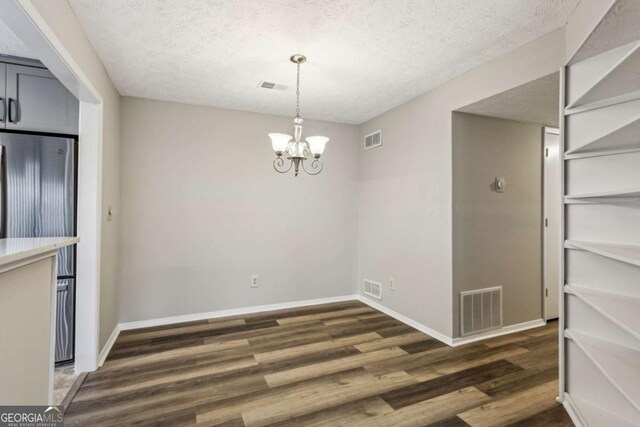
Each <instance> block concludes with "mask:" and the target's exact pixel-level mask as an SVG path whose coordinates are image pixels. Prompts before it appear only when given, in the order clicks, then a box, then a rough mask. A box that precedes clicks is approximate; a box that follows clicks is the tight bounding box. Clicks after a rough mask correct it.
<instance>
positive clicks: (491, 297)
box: [460, 286, 502, 337]
mask: <svg viewBox="0 0 640 427" xmlns="http://www.w3.org/2000/svg"><path fill="white" fill-rule="evenodd" d="M501 327H502V286H496V287H494V288H486V289H477V290H474V291H467V292H460V328H461V335H462V336H463V337H464V336H467V335H473V334H477V333H479V332H484V331H488V330H490V329H497V328H501Z"/></svg>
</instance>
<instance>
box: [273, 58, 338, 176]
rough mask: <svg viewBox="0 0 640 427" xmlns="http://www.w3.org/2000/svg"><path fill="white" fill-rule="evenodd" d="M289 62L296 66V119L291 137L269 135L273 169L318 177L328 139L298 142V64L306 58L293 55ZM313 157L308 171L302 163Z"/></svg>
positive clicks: (299, 121) (320, 138)
mask: <svg viewBox="0 0 640 427" xmlns="http://www.w3.org/2000/svg"><path fill="white" fill-rule="evenodd" d="M290 59H291V62H293V63H294V64H296V65H297V68H298V73H297V79H296V117H295V118H294V119H293V137H292V136H291V135H287V134H284V133H270V134H269V138H271V146H272V147H273V151H274V152H275V153H276V156H277V157H276V159H275V160H274V161H273V168H274V169H275V170H276V172H279V173H287V172H289V170H290V169H291V167H292V166H293V167H294V171H295V176H298V172H299V169H300V166H302V170H304V171H305V172H306V173H308V174H309V175H318V174H319V173H320V172H321V171H322V162H320V160H319V159H320V156H321V155H322V153H323V152H324V147H325V144H326V143H327V141H329V138H327V137H325V136H319V135H317V136H308V137H307V139H306V140H303V141H300V136H301V135H302V117H300V64H302V63H304V62H305V61H306V60H307V58H306V57H305V56H304V55H299V54H298V55H293V56H292V57H291V58H290ZM285 153H286V154H287V160H289V167H287V168H286V169H285V168H284V165H285V161H284V159H283V158H282V156H283V155H284V154H285ZM308 154H312V155H313V161H312V162H311V165H310V169H307V168H305V166H304V162H305V160H307V155H308Z"/></svg>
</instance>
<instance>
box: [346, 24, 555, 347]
mask: <svg viewBox="0 0 640 427" xmlns="http://www.w3.org/2000/svg"><path fill="white" fill-rule="evenodd" d="M563 58H564V31H563V30H562V29H560V30H557V31H554V32H552V33H549V34H547V35H546V36H544V37H541V38H539V39H537V40H534V41H532V42H531V43H528V44H526V45H524V46H521V47H519V48H517V49H514V50H513V51H511V52H509V53H508V54H506V55H503V56H501V57H499V58H496V59H495V60H493V61H490V62H487V63H486V64H484V65H482V66H480V67H478V68H476V69H474V70H471V71H469V72H467V73H465V74H463V75H461V76H459V77H457V78H455V79H453V80H450V81H449V82H447V83H445V84H444V85H442V86H440V87H438V88H437V89H434V90H432V91H430V92H428V93H425V94H423V95H420V96H418V97H417V98H415V99H413V100H412V101H409V102H407V103H405V104H403V105H401V106H399V107H396V108H394V109H393V110H390V111H388V112H386V113H384V114H383V115H381V116H379V117H376V118H375V119H372V120H370V121H368V122H366V123H363V124H362V125H361V126H360V135H361V137H362V136H363V135H366V134H368V133H370V132H372V131H374V130H376V129H380V128H382V129H383V134H384V145H383V146H382V148H376V149H373V150H368V151H361V155H360V162H361V165H360V170H361V173H360V176H361V178H360V193H359V195H358V197H359V205H358V218H359V224H358V226H359V235H358V245H359V246H358V248H359V251H358V254H359V257H358V269H359V273H358V283H359V284H362V279H363V278H367V279H371V280H376V281H380V282H382V283H384V284H385V289H384V290H383V301H382V304H383V305H385V306H386V307H388V308H390V309H392V310H394V311H396V312H398V313H400V314H403V315H405V316H407V317H409V318H411V319H413V320H415V321H417V322H420V323H422V324H423V325H425V326H427V327H429V328H431V329H433V330H435V331H437V332H440V333H442V334H443V335H445V336H447V337H451V336H453V330H454V328H453V322H452V317H453V316H452V307H453V301H452V295H453V294H452V289H453V259H452V258H453V257H452V254H453V249H452V234H453V214H452V195H451V194H452V186H453V182H452V165H451V164H452V163H451V162H452V153H451V150H452V147H451V137H452V127H451V120H452V119H451V112H452V111H455V110H457V109H459V108H462V107H464V106H466V105H469V104H472V103H474V102H477V101H479V100H481V99H485V98H488V97H490V96H492V95H495V94H498V93H501V92H504V91H506V90H509V89H512V88H514V87H517V86H520V85H522V84H524V83H527V82H530V81H532V80H536V79H539V78H541V77H544V76H547V75H549V74H551V73H554V72H557V71H558V67H559V66H560V64H561V63H562V62H563ZM389 276H393V277H394V279H395V286H396V290H395V291H389V290H388V289H387V286H386V284H387V282H388V277H389ZM360 289H362V285H360Z"/></svg>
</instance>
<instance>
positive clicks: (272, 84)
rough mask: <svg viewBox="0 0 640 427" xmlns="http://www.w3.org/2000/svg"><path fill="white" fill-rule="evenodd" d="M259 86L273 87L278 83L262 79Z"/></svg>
mask: <svg viewBox="0 0 640 427" xmlns="http://www.w3.org/2000/svg"><path fill="white" fill-rule="evenodd" d="M258 87H261V88H263V89H273V88H275V87H276V84H275V83H272V82H265V81H261V82H260V84H259V85H258Z"/></svg>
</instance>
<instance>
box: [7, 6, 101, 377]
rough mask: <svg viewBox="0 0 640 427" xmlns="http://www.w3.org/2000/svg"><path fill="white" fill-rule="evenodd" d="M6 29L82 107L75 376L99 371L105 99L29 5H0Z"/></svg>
mask: <svg viewBox="0 0 640 427" xmlns="http://www.w3.org/2000/svg"><path fill="white" fill-rule="evenodd" d="M0 14H2V16H3V18H4V21H5V24H6V25H7V26H8V27H9V28H10V29H11V31H13V33H15V34H16V36H17V37H18V38H19V39H20V40H22V42H23V43H24V44H25V45H26V46H28V48H29V49H30V50H31V52H33V53H34V55H35V56H37V57H38V59H39V60H40V61H41V62H42V63H43V64H44V65H45V66H46V67H47V68H48V69H49V71H51V73H53V75H54V76H56V78H57V79H58V80H60V82H61V83H62V84H63V85H64V86H65V87H66V88H67V89H68V90H69V91H70V92H71V93H72V94H73V95H74V96H75V97H76V98H78V100H79V101H80V120H79V122H80V123H79V131H78V134H79V138H78V139H79V150H78V198H77V204H78V212H79V213H80V214H79V215H78V216H77V230H78V231H77V234H78V237H79V238H80V242H79V243H78V251H77V266H76V268H77V271H76V278H77V282H78V283H81V285H80V286H78V287H77V289H76V337H75V370H76V372H90V371H95V370H96V369H97V368H98V355H99V348H98V345H99V343H98V336H99V335H98V334H99V321H100V255H101V254H100V245H101V215H100V214H101V210H102V135H103V129H102V127H103V99H102V97H101V96H100V93H99V92H98V91H97V90H96V88H95V87H94V86H93V84H92V83H91V81H90V80H89V78H88V77H87V76H86V75H85V74H84V72H83V71H82V69H81V68H80V66H79V65H78V64H77V63H76V62H75V60H74V59H73V57H72V56H71V54H70V53H69V52H68V51H67V49H66V48H65V47H64V45H63V43H62V42H61V41H60V40H59V39H58V38H57V36H56V35H55V33H54V32H53V30H52V29H51V28H50V27H49V25H48V24H47V23H46V21H45V20H44V19H43V18H42V16H41V15H40V14H39V13H38V11H37V9H36V8H35V7H34V6H33V4H31V2H30V1H29V0H5V1H0Z"/></svg>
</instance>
